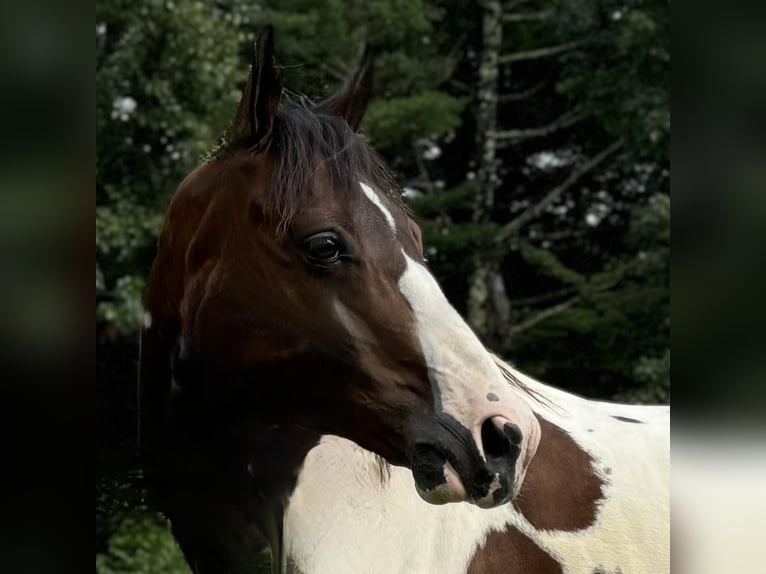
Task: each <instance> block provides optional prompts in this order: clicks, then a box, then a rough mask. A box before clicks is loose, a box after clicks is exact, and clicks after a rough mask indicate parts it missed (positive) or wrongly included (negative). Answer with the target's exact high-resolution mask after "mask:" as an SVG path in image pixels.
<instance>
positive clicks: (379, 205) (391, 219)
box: [359, 182, 396, 232]
mask: <svg viewBox="0 0 766 574" xmlns="http://www.w3.org/2000/svg"><path fill="white" fill-rule="evenodd" d="M359 186H360V187H361V188H362V192H364V195H366V196H367V199H369V200H370V201H371V202H372V203H374V204H375V207H377V208H378V209H380V211H382V212H383V216H384V217H385V218H386V221H387V222H388V226H389V227H390V228H391V230H392V231H394V232H395V231H396V222H395V221H394V216H393V215H391V212H390V211H389V210H388V209H387V208H386V206H385V205H383V202H382V201H381V200H380V197H378V194H377V193H375V191H374V190H373V189H372V188H371V187H370V186H369V185H367V184H366V183H361V182H360V183H359Z"/></svg>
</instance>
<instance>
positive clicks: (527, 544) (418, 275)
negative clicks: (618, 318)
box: [139, 27, 669, 574]
mask: <svg viewBox="0 0 766 574" xmlns="http://www.w3.org/2000/svg"><path fill="white" fill-rule="evenodd" d="M371 84H372V58H371V56H370V55H369V54H367V55H366V56H365V57H364V58H363V60H362V63H361V65H360V66H359V68H358V70H357V71H356V72H355V73H354V74H353V75H352V77H351V79H350V80H349V81H348V82H347V83H346V85H345V86H343V87H342V88H341V89H340V90H339V91H338V92H337V93H336V94H334V95H333V96H331V97H329V98H327V99H325V100H323V101H321V102H319V103H316V104H314V103H311V102H309V101H308V100H306V99H301V98H294V97H293V98H290V99H288V98H287V97H286V96H283V83H282V75H281V68H280V67H279V66H278V64H277V63H276V58H275V53H274V41H273V30H272V29H271V28H270V27H267V28H265V30H264V31H263V32H262V33H261V34H260V36H259V38H258V40H257V42H256V43H255V45H254V49H253V61H252V66H251V71H250V75H249V78H248V80H247V83H246V85H245V87H244V89H243V93H242V98H241V101H240V103H239V105H238V107H237V110H236V113H235V115H234V119H233V121H232V124H231V126H230V129H229V130H228V135H227V138H226V142H225V144H224V145H222V146H220V148H219V149H217V150H216V152H215V153H214V154H213V155H212V157H210V158H209V159H207V160H206V161H204V162H202V163H201V164H200V165H199V166H198V167H197V168H196V169H194V170H193V171H192V172H191V173H190V174H189V175H188V176H187V177H186V178H185V179H184V180H183V181H182V182H181V183H180V185H179V186H178V188H177V190H176V192H175V193H174V195H173V197H172V199H171V201H170V203H169V206H168V208H167V211H166V214H165V220H164V224H163V227H162V230H161V233H160V237H159V240H158V243H157V252H156V255H155V259H154V262H153V264H152V269H151V273H150V276H149V280H148V283H147V289H146V293H145V301H144V305H145V312H144V321H143V328H142V330H141V337H140V351H139V441H140V446H141V455H142V461H143V469H144V478H145V480H146V484H147V487H148V493H149V495H150V500H151V502H152V503H154V504H156V506H157V507H158V508H159V510H160V511H162V512H163V513H164V514H165V515H166V516H167V517H168V518H169V520H170V524H171V528H172V532H173V535H174V537H175V539H176V540H177V541H178V544H179V546H180V547H181V550H182V551H183V553H184V556H185V558H186V560H187V562H188V563H189V565H190V567H191V569H192V570H193V571H194V572H195V573H199V574H205V573H209V572H226V573H235V574H236V573H243V572H251V571H252V569H253V565H254V564H257V563H259V562H260V561H261V556H260V551H261V540H262V537H263V536H265V538H266V540H267V541H268V544H269V547H270V549H271V554H272V557H273V560H272V563H273V568H274V571H275V572H290V573H294V574H297V573H302V574H314V573H324V572H332V573H337V574H343V573H347V572H364V573H378V572H380V573H384V572H385V573H390V572H400V573H431V572H440V573H441V572H444V573H451V572H454V573H458V572H460V573H464V572H468V573H471V574H478V573H484V574H492V573H499V572H503V573H515V572H541V573H547V572H589V573H591V572H593V573H595V572H604V573H606V572H610V573H616V572H622V573H624V574H628V573H636V572H646V573H651V574H658V573H661V572H667V571H669V494H668V491H669V487H668V482H669V477H668V475H667V472H668V466H669V444H668V443H669V436H668V435H669V433H668V428H669V407H666V406H631V405H620V404H614V403H607V402H598V401H593V400H587V399H584V398H580V397H577V396H574V395H571V394H568V393H566V392H563V391H560V390H557V389H554V388H553V387H550V386H547V385H544V384H542V383H540V382H538V381H535V380H533V379H532V378H530V377H528V376H527V375H525V374H524V373H522V372H521V371H520V370H518V369H516V368H515V367H513V366H511V365H510V364H508V363H506V362H504V361H502V360H501V359H500V358H499V357H497V356H495V355H494V354H493V353H492V352H490V351H489V350H487V349H486V348H485V347H484V346H483V345H482V343H481V342H480V341H479V339H478V338H477V336H476V335H475V334H474V333H473V332H472V330H471V329H470V328H469V327H468V325H467V324H466V323H465V321H464V320H463V319H462V318H461V316H460V315H459V314H458V312H457V311H456V310H455V309H454V308H453V307H452V306H451V305H450V303H449V302H448V300H447V298H446V297H445V295H444V294H443V292H442V291H441V289H440V287H439V284H438V283H437V281H436V280H435V279H434V277H433V276H432V275H431V273H430V272H429V271H428V269H427V266H426V262H425V258H424V256H423V242H422V238H421V232H420V228H419V226H418V224H417V223H416V222H415V220H414V218H413V216H412V214H411V213H410V212H409V211H408V210H407V208H406V206H405V205H404V203H403V201H402V199H401V197H402V194H401V192H400V190H399V187H398V185H397V183H396V181H395V178H394V177H393V176H392V175H391V173H390V171H389V170H388V169H387V168H386V166H385V164H384V162H383V161H382V160H381V159H380V158H379V156H378V155H377V154H376V153H375V152H374V151H373V149H372V148H371V147H370V145H369V144H368V143H367V142H366V141H365V139H364V138H363V137H362V136H361V134H360V133H359V132H358V128H359V124H360V122H361V119H362V117H363V114H364V111H365V108H366V106H367V102H368V100H369V96H370V91H371Z"/></svg>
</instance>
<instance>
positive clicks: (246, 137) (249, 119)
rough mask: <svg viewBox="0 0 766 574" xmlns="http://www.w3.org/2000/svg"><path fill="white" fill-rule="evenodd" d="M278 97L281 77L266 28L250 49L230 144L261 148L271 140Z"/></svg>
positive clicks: (271, 37) (269, 29)
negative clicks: (248, 73) (244, 82)
mask: <svg viewBox="0 0 766 574" xmlns="http://www.w3.org/2000/svg"><path fill="white" fill-rule="evenodd" d="M281 97H282V74H281V70H280V68H279V66H278V65H277V60H276V56H275V53H274V29H273V28H272V27H271V26H266V27H265V28H264V29H263V31H262V32H261V33H260V34H259V35H258V39H257V40H256V42H255V44H254V45H253V59H252V66H251V69H250V76H249V77H248V79H247V84H246V85H245V89H244V90H242V99H241V100H240V102H239V106H238V107H237V113H236V115H235V116H234V122H233V124H232V129H231V133H232V137H231V139H232V140H233V143H241V144H245V145H248V146H252V147H262V146H263V145H264V144H265V143H267V142H268V141H269V140H270V139H271V131H272V128H273V127H274V118H275V117H276V116H277V110H278V108H279V100H280V98H281Z"/></svg>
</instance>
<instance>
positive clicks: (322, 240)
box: [301, 231, 343, 265]
mask: <svg viewBox="0 0 766 574" xmlns="http://www.w3.org/2000/svg"><path fill="white" fill-rule="evenodd" d="M301 247H302V249H303V252H304V253H305V254H306V258H307V259H308V260H309V262H311V263H318V264H321V265H329V264H331V263H335V262H336V261H338V260H340V258H341V251H342V249H343V241H342V240H341V238H340V237H339V236H338V234H336V233H333V232H331V231H323V232H322V233H317V234H315V235H312V236H311V237H307V238H306V239H304V240H303V243H302V244H301Z"/></svg>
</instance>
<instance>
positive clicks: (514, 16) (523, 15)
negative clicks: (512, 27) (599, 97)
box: [503, 10, 553, 22]
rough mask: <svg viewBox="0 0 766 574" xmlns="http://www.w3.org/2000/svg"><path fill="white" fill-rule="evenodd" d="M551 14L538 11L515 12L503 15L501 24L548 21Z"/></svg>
mask: <svg viewBox="0 0 766 574" xmlns="http://www.w3.org/2000/svg"><path fill="white" fill-rule="evenodd" d="M552 14H553V12H552V11H551V10H540V11H539V12H515V13H511V14H504V15H503V22H533V21H543V20H548V19H549V18H550V17H551V15H552Z"/></svg>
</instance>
